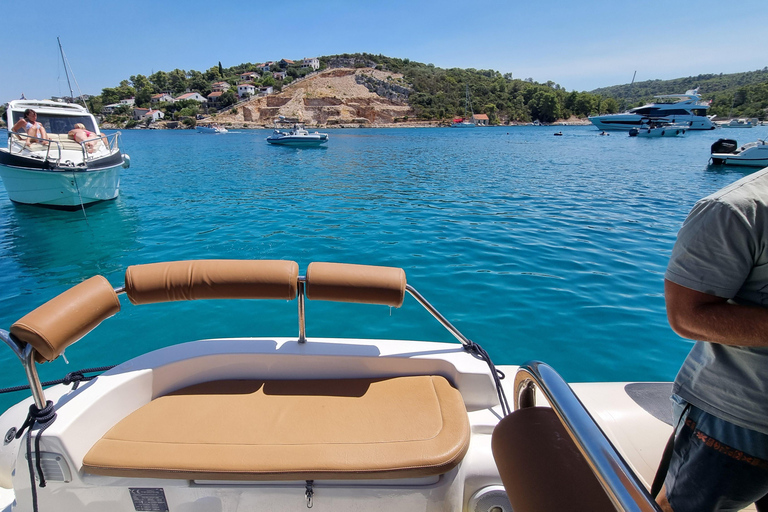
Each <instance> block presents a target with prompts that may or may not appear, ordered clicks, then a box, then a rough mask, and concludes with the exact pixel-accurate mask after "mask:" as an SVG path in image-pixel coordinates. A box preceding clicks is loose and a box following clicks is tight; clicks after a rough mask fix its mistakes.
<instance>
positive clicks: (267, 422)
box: [83, 375, 470, 480]
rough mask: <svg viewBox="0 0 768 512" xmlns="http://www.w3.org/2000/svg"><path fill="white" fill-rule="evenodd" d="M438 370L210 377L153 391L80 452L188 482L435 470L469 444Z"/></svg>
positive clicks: (95, 469)
mask: <svg viewBox="0 0 768 512" xmlns="http://www.w3.org/2000/svg"><path fill="white" fill-rule="evenodd" d="M469 438H470V428H469V420H468V417H467V411H466V408H465V406H464V401H463V399H462V397H461V394H460V393H459V391H458V390H456V388H454V387H453V386H452V385H451V384H450V383H449V382H448V381H447V380H446V379H445V378H444V377H441V376H432V375H421V376H405V377H394V378H380V379H327V380H267V381H263V380H220V381H213V382H205V383H201V384H196V385H193V386H189V387H185V388H183V389H180V390H178V391H175V392H173V393H169V394H167V395H165V396H161V397H158V398H156V399H154V400H152V401H151V402H149V403H148V404H146V405H144V406H143V407H141V408H139V409H138V410H136V411H135V412H133V413H132V414H130V415H128V416H127V417H125V418H124V419H123V420H122V421H120V422H119V423H118V424H116V425H115V426H114V427H113V428H112V429H111V430H109V431H108V432H107V433H106V434H105V435H104V436H103V437H102V438H101V439H100V440H99V441H97V442H96V444H94V445H93V447H92V448H91V449H90V451H89V452H88V453H87V454H86V456H85V457H84V459H83V470H84V471H85V472H87V473H92V474H98V475H108V476H115V477H140V478H180V479H190V480H319V479H344V480H350V479H382V478H386V479H392V478H415V477H424V476H433V475H440V474H443V473H445V472H447V471H449V470H450V469H452V468H454V467H455V466H456V465H458V463H459V462H460V461H461V459H462V458H463V457H464V454H465V453H466V451H467V448H468V447H469Z"/></svg>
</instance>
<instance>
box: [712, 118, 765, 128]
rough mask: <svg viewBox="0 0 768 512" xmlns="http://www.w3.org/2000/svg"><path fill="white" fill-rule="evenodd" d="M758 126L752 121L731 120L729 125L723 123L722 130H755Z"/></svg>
mask: <svg viewBox="0 0 768 512" xmlns="http://www.w3.org/2000/svg"><path fill="white" fill-rule="evenodd" d="M757 124H758V123H757V122H753V121H752V120H751V119H731V120H730V121H728V122H727V123H722V124H721V125H720V128H754V127H755V126H757Z"/></svg>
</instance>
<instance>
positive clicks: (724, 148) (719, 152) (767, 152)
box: [710, 139, 768, 167]
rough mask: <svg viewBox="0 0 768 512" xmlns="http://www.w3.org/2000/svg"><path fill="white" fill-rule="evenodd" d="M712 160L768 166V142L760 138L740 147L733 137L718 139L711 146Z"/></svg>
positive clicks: (751, 165) (730, 163) (717, 163)
mask: <svg viewBox="0 0 768 512" xmlns="http://www.w3.org/2000/svg"><path fill="white" fill-rule="evenodd" d="M710 161H711V162H712V163H713V164H715V165H719V164H725V165H744V166H749V167H768V144H766V143H765V141H764V140H762V139H758V140H757V141H755V142H748V143H747V144H744V145H743V146H741V147H738V144H737V143H736V141H735V140H733V139H718V140H717V141H716V142H715V143H714V144H712V146H711V148H710Z"/></svg>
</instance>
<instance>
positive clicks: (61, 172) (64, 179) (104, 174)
mask: <svg viewBox="0 0 768 512" xmlns="http://www.w3.org/2000/svg"><path fill="white" fill-rule="evenodd" d="M26 109H33V110H34V111H36V112H37V121H38V122H39V123H41V124H42V125H43V126H44V127H45V131H46V132H47V134H48V139H45V140H39V139H35V140H34V141H31V140H30V138H29V136H28V135H26V134H25V133H16V132H13V131H9V132H8V145H7V147H4V148H0V178H2V181H3V185H5V189H6V191H7V192H8V198H9V199H10V200H11V201H14V202H16V203H23V204H34V205H40V206H47V207H52V208H59V209H77V208H81V207H84V206H88V205H91V204H93V203H96V202H99V201H107V200H110V199H115V198H116V197H117V195H118V193H119V189H120V169H121V168H127V167H128V166H129V165H130V158H129V156H128V155H125V154H123V153H122V152H121V151H120V147H119V141H120V132H116V133H113V134H111V135H105V134H103V133H102V132H101V131H100V130H99V126H98V123H97V122H96V118H95V117H94V116H93V115H92V114H91V113H90V112H88V110H87V109H86V108H85V107H83V106H81V105H76V104H74V103H59V102H55V101H49V100H15V101H11V102H9V103H8V109H7V113H8V114H7V115H8V126H13V125H14V124H15V123H16V122H17V121H18V120H19V119H22V118H23V117H24V111H25V110H26ZM76 123H82V124H83V125H84V126H85V129H86V130H88V131H89V132H91V137H90V138H89V139H88V140H84V141H80V142H77V141H75V140H73V139H71V138H69V136H68V133H69V132H70V130H72V129H73V128H75V124H76Z"/></svg>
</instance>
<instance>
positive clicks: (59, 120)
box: [9, 111, 96, 134]
mask: <svg viewBox="0 0 768 512" xmlns="http://www.w3.org/2000/svg"><path fill="white" fill-rule="evenodd" d="M23 117H24V112H23V111H20V112H13V121H12V122H11V123H10V125H9V126H13V125H14V124H16V122H17V121H18V120H19V119H21V118H23ZM37 122H38V123H40V124H42V125H43V126H44V127H45V131H46V132H48V133H63V134H67V133H69V131H70V130H72V129H73V128H74V127H75V124H77V123H83V125H84V126H85V129H86V130H88V131H91V132H95V131H96V126H95V124H94V122H93V118H92V117H91V116H72V115H67V116H62V115H58V114H44V113H41V112H38V113H37Z"/></svg>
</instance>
